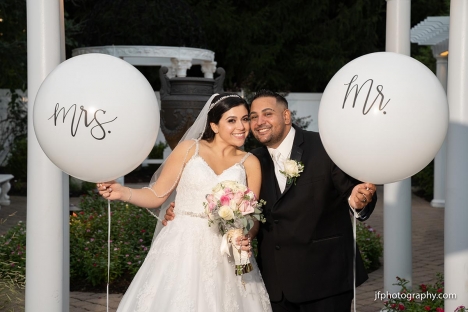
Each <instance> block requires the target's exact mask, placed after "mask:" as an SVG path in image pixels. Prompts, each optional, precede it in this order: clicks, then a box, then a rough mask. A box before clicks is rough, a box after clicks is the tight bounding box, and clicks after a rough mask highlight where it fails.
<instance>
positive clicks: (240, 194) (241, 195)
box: [233, 192, 244, 205]
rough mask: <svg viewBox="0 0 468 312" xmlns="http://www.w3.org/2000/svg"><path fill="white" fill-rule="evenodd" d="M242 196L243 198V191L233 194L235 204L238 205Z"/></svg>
mask: <svg viewBox="0 0 468 312" xmlns="http://www.w3.org/2000/svg"><path fill="white" fill-rule="evenodd" d="M243 198H244V193H243V192H237V193H236V194H234V197H233V200H234V202H235V203H236V205H239V204H240V203H241V202H242V199H243Z"/></svg>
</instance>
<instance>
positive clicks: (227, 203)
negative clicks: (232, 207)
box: [219, 195, 231, 206]
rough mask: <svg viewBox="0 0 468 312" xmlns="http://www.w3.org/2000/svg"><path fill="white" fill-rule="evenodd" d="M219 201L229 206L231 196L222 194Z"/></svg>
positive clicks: (222, 204)
mask: <svg viewBox="0 0 468 312" xmlns="http://www.w3.org/2000/svg"><path fill="white" fill-rule="evenodd" d="M219 201H220V202H221V206H229V202H230V201H231V198H229V196H228V195H223V196H221V198H220V199H219Z"/></svg>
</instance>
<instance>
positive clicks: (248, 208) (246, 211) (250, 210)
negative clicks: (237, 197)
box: [239, 200, 255, 215]
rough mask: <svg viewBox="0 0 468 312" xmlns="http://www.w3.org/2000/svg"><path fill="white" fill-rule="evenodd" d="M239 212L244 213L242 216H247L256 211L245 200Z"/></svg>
mask: <svg viewBox="0 0 468 312" xmlns="http://www.w3.org/2000/svg"><path fill="white" fill-rule="evenodd" d="M239 211H240V212H241V213H242V215H246V214H249V213H253V212H254V211H255V210H254V209H253V207H252V206H251V205H250V202H249V201H247V200H243V201H242V202H241V204H240V206H239Z"/></svg>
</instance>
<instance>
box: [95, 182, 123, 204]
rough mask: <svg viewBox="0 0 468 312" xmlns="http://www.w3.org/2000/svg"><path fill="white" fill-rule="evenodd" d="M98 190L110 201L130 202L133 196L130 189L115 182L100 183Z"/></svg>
mask: <svg viewBox="0 0 468 312" xmlns="http://www.w3.org/2000/svg"><path fill="white" fill-rule="evenodd" d="M97 189H98V191H99V194H100V195H101V196H102V197H104V198H105V199H109V200H123V201H128V200H129V199H130V195H131V190H130V188H128V187H125V186H123V185H121V184H119V183H116V182H115V181H109V182H104V183H98V184H97Z"/></svg>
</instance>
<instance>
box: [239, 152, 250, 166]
mask: <svg viewBox="0 0 468 312" xmlns="http://www.w3.org/2000/svg"><path fill="white" fill-rule="evenodd" d="M250 155H252V154H251V153H247V154H245V155H244V157H242V159H241V161H239V164H241V165H242V164H243V163H244V161H245V160H246V159H247V157H249V156H250Z"/></svg>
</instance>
